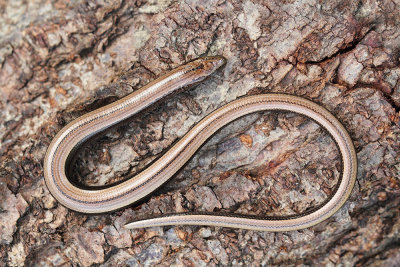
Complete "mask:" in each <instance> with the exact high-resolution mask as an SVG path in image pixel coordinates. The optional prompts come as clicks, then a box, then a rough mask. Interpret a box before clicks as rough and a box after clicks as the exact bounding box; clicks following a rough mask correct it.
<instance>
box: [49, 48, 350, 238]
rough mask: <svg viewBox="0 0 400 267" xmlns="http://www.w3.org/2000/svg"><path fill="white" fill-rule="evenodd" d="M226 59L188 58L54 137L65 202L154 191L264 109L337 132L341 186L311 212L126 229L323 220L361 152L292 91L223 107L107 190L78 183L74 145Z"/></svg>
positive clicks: (111, 205)
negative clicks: (224, 131) (222, 134)
mask: <svg viewBox="0 0 400 267" xmlns="http://www.w3.org/2000/svg"><path fill="white" fill-rule="evenodd" d="M223 64H225V59H224V58H223V57H220V56H215V57H204V58H199V59H197V60H194V61H192V62H189V63H187V64H185V65H182V66H180V67H178V68H176V69H174V70H172V71H171V72H169V73H167V74H165V75H163V76H161V77H160V78H158V79H156V80H155V81H153V82H151V83H149V84H148V85H146V86H144V87H142V88H141V89H139V90H137V91H135V92H134V93H132V94H130V95H128V96H126V97H124V98H122V99H120V100H118V101H116V102H114V103H112V104H109V105H107V106H105V107H103V108H100V109H98V110H95V111H93V112H90V113H88V114H85V115H84V116H82V117H79V118H77V119H76V120H74V121H72V122H71V123H69V124H68V125H67V126H66V127H64V128H63V129H62V130H61V131H60V132H59V133H58V134H57V135H56V137H55V138H54V139H53V141H52V143H51V144H50V146H49V148H48V150H47V153H46V157H45V161H44V169H45V172H44V174H45V181H46V184H47V186H48V188H49V190H50V192H51V193H52V195H53V196H54V197H55V198H56V199H57V200H58V201H59V202H60V203H61V204H62V205H64V206H66V207H68V208H70V209H72V210H75V211H79V212H84V213H102V212H108V211H112V210H116V209H119V208H122V207H125V206H127V205H129V204H131V203H133V202H135V201H137V200H139V199H141V198H143V197H145V196H146V195H148V194H149V193H151V192H153V191H154V190H155V189H156V188H158V187H159V186H161V185H162V184H163V183H164V182H165V181H167V180H168V179H169V178H170V177H171V176H172V175H174V173H176V172H177V171H178V170H179V169H180V168H181V167H182V166H183V165H184V164H185V163H186V161H187V160H189V159H190V158H191V156H192V155H193V154H194V153H195V152H196V151H197V150H198V148H199V147H200V146H201V145H202V144H203V143H204V142H205V141H206V140H207V139H208V138H209V137H210V136H211V135H212V134H214V133H215V132H216V131H217V130H218V129H220V128H221V127H223V126H224V125H226V124H228V123H229V122H231V121H233V120H235V119H237V118H239V117H241V116H244V115H246V114H250V113H254V112H258V111H264V110H282V111H291V112H295V113H298V114H301V115H304V116H307V117H309V118H311V119H313V120H314V121H316V122H317V123H318V124H320V125H321V126H322V127H324V128H325V129H326V130H327V131H328V132H329V134H330V135H331V136H332V137H333V138H334V140H335V142H336V144H337V146H338V148H339V151H340V154H341V159H342V163H343V165H342V166H343V170H342V176H341V178H340V180H339V184H338V185H337V187H336V188H337V189H336V191H335V192H334V194H333V195H332V196H330V198H329V199H328V200H327V201H326V202H325V204H324V205H323V206H322V207H320V208H318V209H316V210H314V211H312V212H310V213H307V214H303V215H299V216H296V217H292V218H290V217H288V218H284V219H282V218H275V219H274V218H255V217H254V216H242V215H235V214H229V216H226V214H219V213H184V214H170V215H167V216H163V217H156V218H152V219H147V220H141V221H135V222H132V223H129V224H127V225H126V226H125V227H126V228H130V229H131V228H143V227H152V226H162V225H177V224H180V225H213V226H224V227H234V228H243V229H251V230H263V231H290V230H296V229H303V228H306V227H310V226H312V225H315V224H317V223H319V222H321V221H323V220H325V219H327V218H328V217H330V216H331V215H333V214H334V213H335V212H336V211H337V210H338V209H339V208H340V207H341V206H342V205H343V204H344V202H345V201H346V200H347V198H348V197H349V195H350V193H351V190H352V188H353V186H354V183H355V179H356V172H357V157H356V153H355V150H354V146H353V143H352V140H351V138H350V136H349V134H348V133H347V131H346V129H345V128H344V127H343V126H342V124H341V123H340V122H339V121H338V120H337V119H336V118H335V117H334V116H333V115H332V114H331V113H330V112H328V111H327V110H326V109H325V108H323V107H321V106H319V105H317V104H315V103H313V102H311V101H309V100H306V99H304V98H300V97H296V96H292V95H286V94H262V95H255V96H249V97H245V98H241V99H238V100H236V101H233V102H231V103H228V104H227V105H225V106H223V107H221V108H219V109H217V110H216V111H214V112H212V113H211V114H209V115H208V116H206V117H205V118H204V119H203V120H201V121H200V122H199V123H198V124H196V125H195V126H194V127H193V128H192V129H191V130H190V131H189V132H188V133H187V134H186V135H185V136H184V137H182V139H181V140H179V141H178V142H177V143H176V144H175V145H174V146H173V147H172V148H171V149H170V150H169V151H167V152H166V153H165V154H164V155H163V156H162V157H161V158H159V159H158V160H157V161H156V162H154V163H153V164H152V165H150V166H149V167H148V168H147V169H145V170H144V171H142V172H141V173H139V174H137V175H136V176H135V177H133V178H131V179H129V180H127V181H124V182H122V183H120V184H117V185H114V186H111V187H109V188H105V189H99V190H86V189H82V188H78V187H76V186H74V185H73V184H72V183H71V182H70V181H69V180H68V177H67V175H66V171H65V169H66V164H67V160H68V157H69V155H70V154H71V152H72V151H73V150H74V149H75V148H76V147H77V146H78V145H79V144H81V143H82V142H84V141H85V140H87V139H88V138H90V137H91V136H93V135H94V134H96V133H98V132H101V131H103V130H105V129H106V128H108V127H110V126H112V125H114V124H116V123H118V122H120V121H122V120H125V119H126V118H128V117H130V116H132V115H134V114H136V113H137V112H139V111H140V110H142V109H144V108H146V107H148V106H149V105H151V104H153V103H154V102H156V101H158V100H159V99H161V98H163V97H165V96H166V95H168V94H170V93H171V92H173V91H176V90H177V89H179V88H181V87H184V86H187V85H190V84H194V83H197V82H200V81H202V80H203V79H205V78H206V77H208V76H209V75H210V74H212V73H213V72H214V71H216V70H217V69H218V68H219V67H221V66H222V65H223Z"/></svg>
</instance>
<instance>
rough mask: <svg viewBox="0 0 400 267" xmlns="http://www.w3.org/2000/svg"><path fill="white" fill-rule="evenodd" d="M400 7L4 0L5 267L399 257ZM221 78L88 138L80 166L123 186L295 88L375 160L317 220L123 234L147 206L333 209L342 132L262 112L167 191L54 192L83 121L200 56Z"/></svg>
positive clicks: (0, 82) (1, 193)
mask: <svg viewBox="0 0 400 267" xmlns="http://www.w3.org/2000/svg"><path fill="white" fill-rule="evenodd" d="M399 6H400V2H399V1H397V0H393V1H389V0H387V1H385V0H383V1H378V0H361V1H351V0H347V1H330V0H329V1H316V0H300V1H259V0H253V1H250V0H247V1H234V0H227V1H189V0H188V1H160V2H158V1H150V2H146V1H140V0H138V1H122V0H120V1H118V0H108V1H83V0H76V1H69V3H67V1H45V0H31V1H7V0H0V14H1V16H0V88H1V90H0V93H1V101H0V108H1V112H0V142H1V144H0V212H1V213H0V258H1V260H0V266H6V265H9V266H22V265H24V264H25V265H27V266H33V265H37V266H52V265H55V266H59V265H64V266H68V265H74V266H90V265H98V266H150V265H154V264H158V265H160V266H169V265H173V266H197V265H199V266H206V265H207V266H209V265H211V266H213V265H253V266H259V265H281V264H288V265H304V266H307V265H312V266H315V265H317V264H323V265H330V266H332V265H337V264H342V265H345V266H351V265H357V266H364V265H370V266H382V265H385V266H396V265H397V266H398V265H399V264H400V250H399V247H400V211H399V204H400V159H399V157H400V156H399V155H400V146H399V145H400V120H399V116H400V113H399V109H400V66H399V52H400V8H399ZM215 54H218V55H224V56H225V57H226V58H227V59H228V64H227V65H226V66H225V68H224V69H223V70H221V71H219V72H218V73H216V74H215V75H213V76H212V77H211V78H210V79H209V80H208V81H206V82H204V83H202V84H201V85H199V86H197V87H195V88H194V89H191V90H189V91H186V92H183V93H180V94H178V95H175V96H174V97H173V98H169V99H167V100H166V101H163V102H162V103H161V104H159V105H158V106H157V107H155V108H154V109H152V110H150V111H147V112H145V113H143V114H141V115H140V116H137V117H135V118H133V119H132V120H131V121H129V122H128V123H127V124H125V125H123V126H118V127H116V128H114V129H113V130H112V131H110V132H108V133H107V134H106V135H105V136H103V137H102V138H100V139H99V140H97V142H94V143H93V144H91V146H90V149H89V148H88V147H84V148H82V150H81V151H80V153H79V156H78V160H77V161H76V164H75V165H74V175H75V176H76V177H78V178H79V180H80V182H81V183H83V184H86V185H100V184H111V183H113V182H115V181H117V180H120V179H123V178H125V177H128V176H131V175H133V174H135V173H137V172H139V171H140V170H142V169H143V168H144V167H145V166H146V165H147V164H148V163H149V162H151V161H152V160H153V159H154V158H156V157H158V156H159V155H160V154H162V153H163V152H165V151H166V150H167V149H168V147H170V145H171V144H173V143H174V142H175V141H176V140H177V139H178V138H179V137H181V136H183V135H184V134H185V132H186V131H187V130H188V129H190V128H191V127H192V126H193V125H194V124H195V123H196V122H197V121H199V120H200V119H201V118H202V117H204V116H205V115H206V114H207V113H209V112H210V111H212V110H214V109H216V108H217V107H219V106H221V105H223V104H225V103H227V102H229V101H231V100H234V99H236V98H238V97H240V96H244V95H250V94H259V93H269V92H284V93H290V94H295V95H298V96H303V97H305V98H308V99H312V100H313V101H315V102H317V103H319V104H321V105H323V106H324V107H326V108H327V109H328V110H330V111H331V112H332V113H333V114H334V115H335V116H336V117H337V118H338V119H339V120H340V121H341V122H342V123H343V124H344V125H345V127H346V128H347V129H348V131H349V133H350V135H351V137H352V138H353V140H354V144H355V147H356V150H357V156H358V161H359V169H358V177H357V183H356V186H355V188H354V191H353V193H352V195H351V197H350V199H349V200H348V201H347V203H346V204H345V206H344V207H343V208H342V209H341V210H340V211H339V212H338V213H337V214H336V215H334V216H333V217H332V218H330V219H329V220H327V221H325V222H323V223H321V224H319V225H316V226H315V227H312V228H309V229H306V230H301V231H292V232H284V233H266V232H257V231H246V230H236V229H228V228H216V227H189V226H188V227H182V226H176V227H164V228H151V229H146V230H132V231H128V230H124V229H123V228H122V226H123V225H124V223H126V222H129V221H130V220H132V219H134V218H136V217H138V216H141V215H143V214H159V213H169V212H181V211H199V210H203V211H218V210H222V211H228V212H236V213H242V214H269V215H287V214H297V213H301V212H303V211H304V210H306V209H308V208H312V207H315V206H316V205H319V204H320V203H322V202H323V201H324V200H325V199H326V198H327V197H329V195H330V194H331V193H332V189H333V188H334V187H335V184H336V183H337V181H338V178H339V176H340V170H341V163H340V155H339V154H338V150H337V148H336V145H335V143H334V141H333V139H332V138H331V137H330V136H329V135H328V134H327V133H326V132H325V131H324V130H323V129H321V127H319V126H318V125H317V124H316V123H314V122H313V121H312V120H309V119H307V118H304V117H302V116H299V115H296V114H293V113H276V112H264V113H259V114H254V115H251V116H246V117H244V118H242V119H240V120H238V121H236V122H234V123H232V124H230V125H229V126H227V127H225V128H223V129H222V130H221V131H220V132H219V133H217V134H216V135H215V136H214V137H212V138H211V139H210V140H209V141H208V142H207V143H206V144H205V145H204V146H203V147H202V149H201V150H200V151H198V152H197V153H196V155H195V156H194V157H193V158H192V159H191V161H190V162H189V163H188V164H187V165H186V166H185V167H184V168H183V169H182V170H181V171H179V172H178V173H177V174H176V176H175V177H173V179H172V180H170V182H168V183H167V184H165V185H164V186H163V187H162V188H161V189H160V190H159V191H158V192H156V193H155V194H154V195H153V196H152V197H151V198H149V199H146V200H145V201H143V202H142V203H139V204H136V205H132V207H129V208H126V209H123V210H121V211H118V212H113V213H109V214H104V215H98V216H92V215H90V216H89V215H84V214H78V213H76V212H73V211H70V210H67V209H65V208H64V207H62V206H61V205H59V204H58V203H57V201H56V200H55V199H53V198H52V196H51V195H50V194H49V192H48V190H47V188H46V186H45V184H44V180H43V169H42V161H43V157H44V154H45V151H46V148H47V146H48V145H49V143H50V141H51V139H52V138H53V137H54V136H55V134H56V133H57V132H58V131H59V130H60V129H61V128H62V126H63V125H65V124H66V123H67V122H69V121H71V120H72V119H74V118H76V117H78V116H80V115H82V114H84V113H86V112H87V111H89V110H93V109H95V108H98V107H100V106H102V105H104V104H107V103H110V102H112V101H114V100H115V99H117V98H119V97H121V96H124V95H126V94H128V93H129V92H132V91H134V90H136V89H137V88H139V87H140V86H142V85H144V84H146V83H147V82H149V81H151V80H152V79H154V78H156V77H157V76H158V75H159V74H161V73H163V72H165V71H167V70H169V69H171V68H173V67H175V66H178V65H180V64H181V63H183V62H185V61H188V60H190V59H193V58H196V57H198V56H201V55H215Z"/></svg>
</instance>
